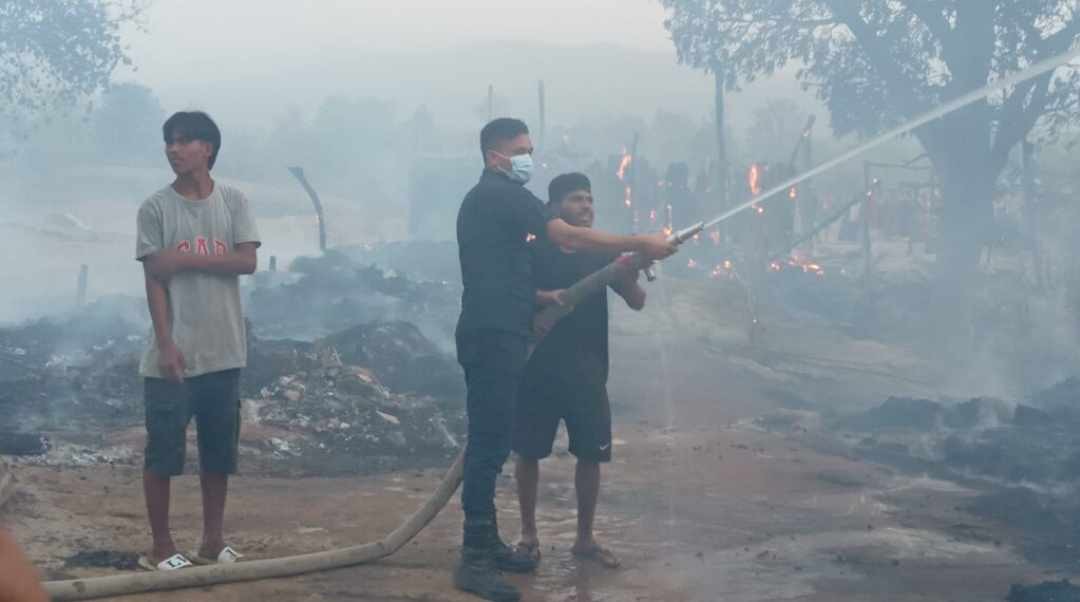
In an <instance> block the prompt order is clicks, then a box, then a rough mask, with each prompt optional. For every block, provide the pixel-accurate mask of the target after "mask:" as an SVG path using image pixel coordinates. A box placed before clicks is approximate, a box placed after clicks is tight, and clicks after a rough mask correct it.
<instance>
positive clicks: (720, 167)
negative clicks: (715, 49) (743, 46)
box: [713, 65, 728, 209]
mask: <svg viewBox="0 0 1080 602" xmlns="http://www.w3.org/2000/svg"><path fill="white" fill-rule="evenodd" d="M713 84H714V99H713V100H714V104H715V107H714V109H715V111H716V116H715V118H716V189H717V191H718V192H719V194H718V197H717V200H718V201H719V204H720V208H721V209H727V203H728V166H727V145H726V144H725V140H724V77H723V75H722V74H721V73H720V69H719V68H718V66H717V65H714V66H713Z"/></svg>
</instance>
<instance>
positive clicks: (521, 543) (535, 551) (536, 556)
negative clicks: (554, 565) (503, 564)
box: [514, 534, 540, 562]
mask: <svg viewBox="0 0 1080 602" xmlns="http://www.w3.org/2000/svg"><path fill="white" fill-rule="evenodd" d="M514 547H516V548H517V550H518V551H519V552H521V553H522V554H524V555H526V556H528V557H529V558H530V559H531V560H532V561H533V562H540V539H539V538H538V537H537V536H535V535H525V534H522V535H521V539H520V540H518V542H517V545H516V546H514Z"/></svg>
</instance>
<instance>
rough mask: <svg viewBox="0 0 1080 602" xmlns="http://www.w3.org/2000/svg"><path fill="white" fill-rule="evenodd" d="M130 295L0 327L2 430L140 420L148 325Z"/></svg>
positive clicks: (108, 424) (113, 424) (105, 425)
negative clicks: (141, 362)
mask: <svg viewBox="0 0 1080 602" xmlns="http://www.w3.org/2000/svg"><path fill="white" fill-rule="evenodd" d="M130 310H131V308H130V307H129V306H128V304H127V303H126V302H119V303H117V302H115V300H105V301H100V302H98V303H95V304H93V305H91V306H88V307H87V308H85V309H83V310H81V311H79V312H77V313H75V314H73V315H71V316H68V317H64V318H61V319H52V320H50V319H44V320H38V321H35V322H31V323H28V324H24V325H21V326H17V327H14V328H6V329H0V431H9V432H11V431H30V430H52V431H58V430H69V429H72V428H73V427H74V426H75V425H78V426H79V428H80V430H84V429H86V427H87V426H90V427H94V428H108V427H116V426H123V425H127V424H131V423H135V422H138V421H141V420H142V418H141V403H139V400H141V393H140V391H141V387H140V384H139V380H138V358H139V354H140V353H141V352H142V349H143V348H144V345H145V340H144V338H143V332H144V328H143V327H142V326H141V325H140V324H138V323H137V322H135V321H132V320H131V319H130V317H129V316H131V315H136V316H138V315H139V314H138V313H137V310H136V312H135V313H129V312H130Z"/></svg>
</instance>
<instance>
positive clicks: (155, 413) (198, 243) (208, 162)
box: [135, 112, 260, 570]
mask: <svg viewBox="0 0 1080 602" xmlns="http://www.w3.org/2000/svg"><path fill="white" fill-rule="evenodd" d="M162 132H163V134H164V137H165V156H166V157H167V158H168V160H169V165H170V166H171V167H172V170H173V172H174V173H176V179H175V180H174V181H173V183H172V184H171V185H169V186H166V187H165V188H162V189H161V190H159V191H158V192H156V193H154V194H153V196H151V197H150V198H149V199H147V200H146V202H144V203H143V204H142V207H140V208H139V217H138V240H137V242H136V248H135V257H136V259H138V260H139V261H141V262H142V263H143V270H144V272H145V276H146V299H147V303H148V304H149V306H150V317H151V319H152V320H153V324H154V332H153V337H152V340H151V342H150V345H149V348H148V349H147V350H146V353H145V355H144V356H143V358H142V363H141V364H140V366H139V373H140V374H141V375H142V376H144V377H145V404H146V435H147V436H146V459H145V467H144V472H143V490H144V493H145V495H146V510H147V513H148V514H149V517H150V530H151V532H152V534H153V550H152V552H151V553H150V554H149V555H146V556H143V557H141V558H140V559H139V565H140V566H141V567H142V568H145V569H147V570H177V569H183V568H186V567H189V566H191V565H192V563H193V562H196V563H200V564H210V563H217V562H235V561H236V560H237V559H239V558H240V554H239V553H237V552H236V550H234V549H233V548H232V547H230V546H229V545H227V544H226V543H225V539H224V535H223V534H222V523H223V520H224V515H225V497H226V492H227V490H228V480H229V475H230V474H232V473H234V472H236V464H237V446H238V437H239V433H240V390H239V387H240V370H241V369H242V368H244V367H245V366H246V365H247V334H246V332H245V324H244V316H243V313H242V309H241V305H240V287H239V275H240V274H251V273H252V272H254V271H255V265H256V262H257V258H256V249H257V248H258V247H259V245H260V243H259V234H258V232H257V230H256V228H255V220H254V218H253V217H252V214H251V210H250V208H249V207H248V201H247V198H246V197H245V196H244V194H243V193H242V192H240V191H239V190H237V189H235V188H232V187H231V186H225V185H222V184H218V183H217V182H215V181H214V180H213V179H212V178H211V177H210V169H211V168H213V166H214V162H215V160H216V159H217V156H218V151H219V150H220V149H221V132H220V131H219V130H218V127H217V125H216V124H215V123H214V122H213V120H211V119H210V117H209V116H208V115H206V114H205V113H201V112H184V113H176V114H175V115H173V116H172V117H170V118H169V119H168V121H166V122H165V125H164V126H163V128H162ZM192 417H194V418H195V422H196V425H197V427H198V442H199V476H200V483H201V485H202V506H203V535H202V544H201V546H200V547H199V548H198V550H196V551H193V552H191V553H190V554H189V555H185V554H183V553H181V552H180V551H178V550H177V548H176V544H175V543H174V542H173V539H172V535H171V533H170V532H169V494H170V483H171V477H173V476H175V475H179V474H181V473H182V472H183V469H184V460H185V455H186V450H185V447H186V445H185V444H186V441H187V439H186V433H187V426H188V423H189V422H190V421H191V419H192ZM188 556H190V558H189V557H188Z"/></svg>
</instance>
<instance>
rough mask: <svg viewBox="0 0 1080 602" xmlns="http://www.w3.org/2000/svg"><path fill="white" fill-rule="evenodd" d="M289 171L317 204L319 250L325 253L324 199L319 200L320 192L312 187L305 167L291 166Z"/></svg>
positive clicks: (313, 202)
mask: <svg viewBox="0 0 1080 602" xmlns="http://www.w3.org/2000/svg"><path fill="white" fill-rule="evenodd" d="M289 173H291V174H292V175H293V177H294V178H296V180H297V181H298V182H300V185H301V186H303V187H304V190H305V191H306V192H307V194H308V196H309V197H311V204H312V205H314V206H315V218H316V219H318V220H319V250H320V251H322V252H323V253H325V252H326V219H325V215H324V214H323V204H322V201H321V200H319V193H317V192H315V189H314V188H312V186H311V184H310V183H309V182H308V181H307V178H305V177H304V168H303V167H290V168H289Z"/></svg>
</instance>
